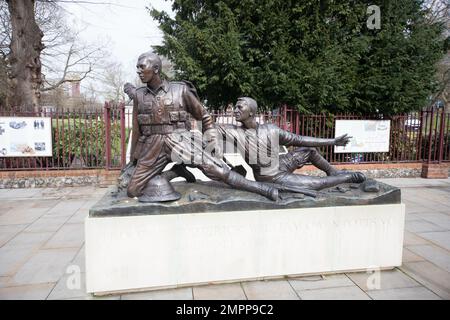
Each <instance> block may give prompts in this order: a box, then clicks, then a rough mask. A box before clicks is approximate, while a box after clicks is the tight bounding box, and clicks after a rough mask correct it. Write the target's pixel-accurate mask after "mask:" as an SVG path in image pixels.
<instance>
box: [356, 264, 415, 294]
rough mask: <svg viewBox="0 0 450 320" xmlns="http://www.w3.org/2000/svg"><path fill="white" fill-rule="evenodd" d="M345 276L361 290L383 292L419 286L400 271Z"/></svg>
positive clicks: (359, 273)
mask: <svg viewBox="0 0 450 320" xmlns="http://www.w3.org/2000/svg"><path fill="white" fill-rule="evenodd" d="M347 276H348V277H349V278H350V279H351V280H352V281H353V282H354V283H355V284H356V285H357V286H358V287H360V288H361V289H362V290H364V291H369V290H384V289H394V288H408V287H417V286H420V284H419V283H418V282H417V281H415V280H414V279H412V278H411V277H409V276H407V275H406V274H404V273H403V272H401V271H400V270H397V269H394V270H385V271H378V272H373V273H367V272H357V273H353V272H352V273H347Z"/></svg>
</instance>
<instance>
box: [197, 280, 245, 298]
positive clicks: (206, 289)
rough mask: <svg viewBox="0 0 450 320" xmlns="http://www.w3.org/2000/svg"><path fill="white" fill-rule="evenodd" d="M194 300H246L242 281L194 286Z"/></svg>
mask: <svg viewBox="0 0 450 320" xmlns="http://www.w3.org/2000/svg"><path fill="white" fill-rule="evenodd" d="M193 295H194V300H222V299H225V300H228V299H229V300H245V299H246V296H245V294H244V290H243V289H242V287H241V284H240V283H224V284H214V285H208V286H198V287H197V286H196V287H193Z"/></svg>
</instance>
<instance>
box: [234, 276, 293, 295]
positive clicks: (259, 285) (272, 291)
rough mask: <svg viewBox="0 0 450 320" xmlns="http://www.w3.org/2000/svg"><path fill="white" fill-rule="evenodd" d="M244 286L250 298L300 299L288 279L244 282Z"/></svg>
mask: <svg viewBox="0 0 450 320" xmlns="http://www.w3.org/2000/svg"><path fill="white" fill-rule="evenodd" d="M242 288H243V289H244V292H245V295H246V296H247V299H249V300H299V296H298V294H297V292H296V291H295V290H294V289H293V288H292V286H291V285H290V283H289V281H287V280H266V281H252V282H243V283H242Z"/></svg>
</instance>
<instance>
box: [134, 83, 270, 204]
mask: <svg viewBox="0 0 450 320" xmlns="http://www.w3.org/2000/svg"><path fill="white" fill-rule="evenodd" d="M190 115H192V116H193V117H194V118H195V119H196V120H201V121H202V129H203V132H206V131H207V130H209V129H212V128H213V127H214V126H213V121H212V118H211V116H210V115H209V113H208V112H207V111H206V110H205V109H204V107H203V106H202V105H201V103H200V102H199V100H198V97H197V94H196V91H195V88H194V87H193V86H192V85H191V84H190V83H188V82H167V81H163V82H162V83H161V85H160V86H159V87H158V88H157V89H156V90H151V89H150V88H148V87H141V88H138V89H137V90H136V92H135V99H134V108H133V143H132V146H135V148H132V150H131V152H132V156H133V158H134V159H137V165H136V169H135V171H134V173H133V175H132V177H131V180H130V183H129V185H128V195H129V196H130V197H136V196H137V197H139V196H141V195H142V192H143V190H144V189H145V187H146V185H147V183H148V182H149V181H150V180H151V179H152V178H153V177H155V176H157V175H159V174H160V173H161V172H162V171H163V169H164V167H165V166H166V165H167V164H168V163H170V162H172V161H177V162H182V163H185V164H188V165H190V166H194V167H198V168H199V169H200V170H202V172H203V173H204V174H205V175H206V176H207V177H209V178H210V179H213V180H222V181H224V182H226V183H228V184H230V185H232V186H234V187H237V188H241V189H245V190H248V191H252V192H257V193H260V194H262V195H264V196H267V197H270V198H272V199H276V197H277V190H275V189H273V188H270V187H268V186H265V185H263V184H261V183H258V182H254V181H249V180H246V179H244V178H243V177H241V176H240V175H238V174H236V173H235V172H232V171H230V169H229V168H228V167H227V166H226V164H225V163H224V162H223V161H222V160H219V159H217V158H215V157H213V156H212V155H211V154H209V153H207V152H204V150H203V147H202V144H201V143H195V142H193V140H192V135H191V133H190V132H189V129H190ZM136 140H137V141H136Z"/></svg>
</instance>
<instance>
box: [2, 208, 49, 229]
mask: <svg viewBox="0 0 450 320" xmlns="http://www.w3.org/2000/svg"><path fill="white" fill-rule="evenodd" d="M46 210H48V209H42V208H33V209H20V210H15V209H11V210H9V211H8V212H7V213H5V214H2V215H0V225H2V226H4V225H14V224H31V223H33V222H34V221H36V220H37V219H39V218H40V217H41V216H43V215H44V214H45V211H46Z"/></svg>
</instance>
